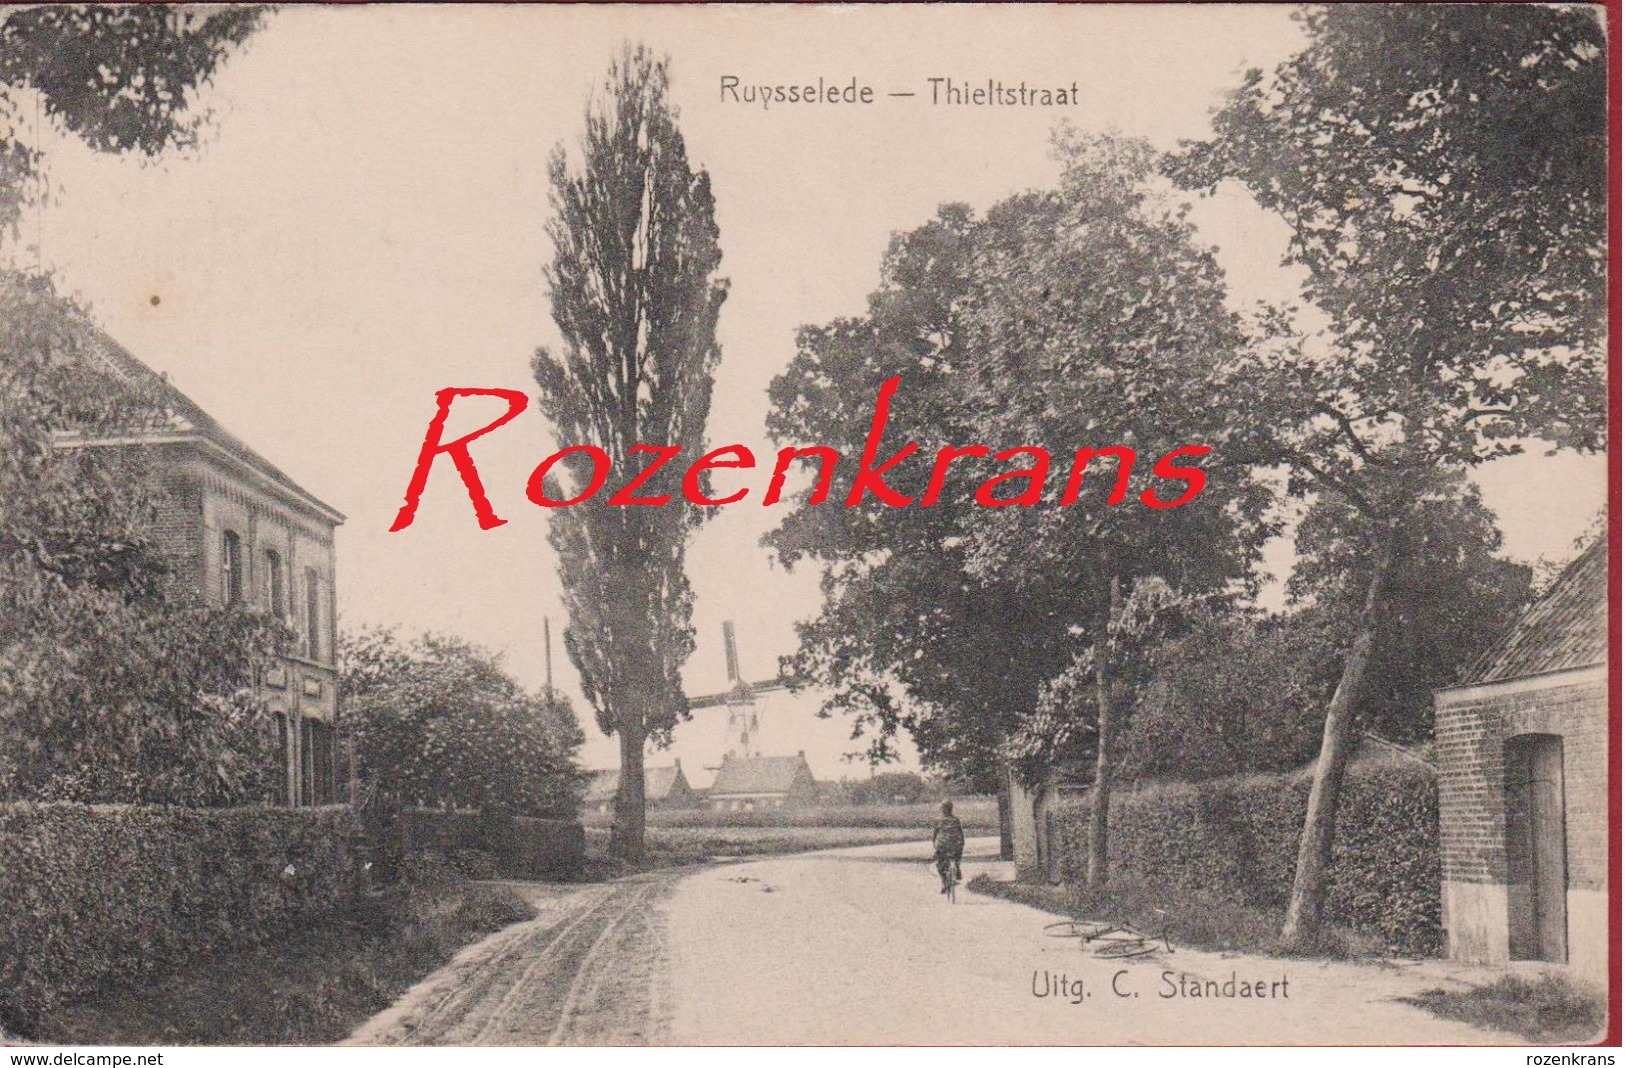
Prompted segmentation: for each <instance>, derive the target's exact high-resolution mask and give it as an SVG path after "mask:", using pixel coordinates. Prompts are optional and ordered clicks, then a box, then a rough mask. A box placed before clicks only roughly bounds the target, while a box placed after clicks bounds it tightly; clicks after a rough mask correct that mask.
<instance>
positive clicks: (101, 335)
mask: <svg viewBox="0 0 1625 1068" xmlns="http://www.w3.org/2000/svg"><path fill="white" fill-rule="evenodd" d="M86 326H87V329H88V330H89V333H90V338H89V342H90V345H89V347H90V349H91V351H92V352H93V353H94V354H95V355H96V356H97V357H98V358H99V359H100V360H101V362H102V364H103V366H105V367H106V368H107V369H108V370H109V371H111V372H112V373H113V375H114V376H115V377H116V378H118V379H120V380H121V381H125V382H129V383H131V384H133V385H138V386H141V387H143V388H147V389H151V390H153V391H155V393H156V395H157V397H158V400H159V403H161V404H162V405H163V406H164V408H165V409H167V411H168V414H169V420H168V421H169V425H168V427H166V428H163V429H161V430H156V431H143V432H142V433H141V434H140V435H139V436H140V438H141V439H142V440H144V441H150V442H152V443H162V442H164V441H186V440H192V441H202V442H206V443H208V444H209V445H212V446H214V447H215V448H216V449H218V450H219V451H220V452H221V453H224V454H225V455H226V456H227V457H228V458H229V459H231V460H235V461H236V462H237V463H238V464H241V465H243V466H246V467H248V468H250V469H251V470H252V471H253V472H254V473H255V474H257V475H258V476H259V477H260V478H261V479H262V480H264V481H265V482H266V483H269V484H270V486H271V487H273V488H275V489H276V490H279V491H280V492H281V495H282V496H284V497H288V498H292V499H293V500H294V501H295V502H297V503H299V504H301V505H303V506H304V507H305V508H306V509H307V510H310V511H314V512H316V513H317V514H318V515H320V516H322V517H323V518H324V519H326V520H328V521H329V522H331V523H334V524H339V523H342V522H344V515H343V513H341V512H339V511H338V509H336V508H334V507H332V506H331V505H329V504H325V503H323V502H322V501H321V500H319V499H318V498H316V497H315V496H313V495H312V494H311V493H310V492H309V491H308V490H306V489H305V488H304V487H303V486H301V485H299V483H297V482H295V481H294V480H293V479H292V478H290V477H289V476H288V475H287V474H286V473H285V472H284V471H283V470H282V469H281V468H279V467H277V466H276V465H275V464H273V463H271V461H269V460H267V459H266V458H265V457H263V456H261V455H260V454H259V453H257V452H255V451H254V450H253V449H251V448H249V447H248V444H247V443H246V442H244V441H243V440H242V439H241V438H239V437H238V436H237V435H235V434H233V433H232V432H231V431H229V430H227V429H226V428H225V427H223V426H221V425H220V423H219V422H218V421H217V420H216V419H215V418H214V416H212V415H210V414H209V413H208V412H206V411H204V410H203V408H202V407H201V406H200V405H199V404H198V403H197V402H196V401H194V400H193V399H192V398H190V397H188V396H187V395H186V394H184V393H182V392H181V391H180V390H179V389H178V388H176V386H175V385H174V384H173V383H172V382H170V381H169V379H168V378H167V377H166V376H164V375H161V374H159V373H158V372H156V371H154V370H153V369H152V368H151V367H148V366H147V365H146V364H145V363H143V362H142V361H141V360H139V359H137V358H136V357H135V356H134V355H132V354H131V353H130V351H129V350H128V349H126V348H124V346H122V345H120V344H119V343H118V342H117V341H114V340H113V339H112V338H111V337H109V336H107V334H106V333H105V332H104V331H102V330H100V329H99V328H97V327H95V326H94V325H91V324H88V323H87V324H86Z"/></svg>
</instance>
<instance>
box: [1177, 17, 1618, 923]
mask: <svg viewBox="0 0 1625 1068" xmlns="http://www.w3.org/2000/svg"><path fill="white" fill-rule="evenodd" d="M1299 17H1300V18H1301V19H1302V21H1303V26H1304V29H1305V31H1306V33H1307V35H1308V44H1307V46H1306V47H1305V48H1304V50H1303V51H1301V52H1300V53H1298V54H1297V55H1295V56H1293V57H1292V58H1291V59H1289V60H1287V61H1286V62H1285V63H1283V64H1281V65H1280V66H1279V67H1278V68H1277V69H1276V70H1275V72H1274V73H1273V74H1272V75H1271V76H1269V77H1267V78H1266V77H1265V75H1264V74H1263V73H1262V72H1260V71H1252V72H1250V73H1249V74H1248V75H1247V76H1246V78H1245V80H1244V81H1243V84H1242V85H1241V87H1240V88H1239V89H1238V90H1236V92H1235V93H1234V94H1233V95H1232V96H1231V98H1230V100H1229V101H1228V102H1227V103H1226V105H1225V106H1224V107H1223V108H1222V109H1221V110H1220V111H1219V112H1218V114H1217V115H1216V116H1215V118H1214V131H1215V136H1214V137H1213V138H1212V139H1211V140H1209V141H1206V142H1201V143H1197V144H1187V145H1185V146H1184V147H1183V149H1182V151H1181V152H1180V153H1178V154H1176V155H1175V156H1174V157H1172V158H1171V159H1170V160H1168V161H1167V169H1168V171H1169V173H1170V174H1171V175H1172V176H1173V177H1174V178H1175V180H1176V181H1177V182H1179V183H1180V184H1182V185H1184V186H1185V187H1187V188H1200V189H1205V190H1208V191H1212V190H1213V189H1214V188H1215V187H1217V186H1218V185H1219V184H1220V183H1222V182H1226V181H1236V182H1240V183H1241V184H1242V185H1243V186H1245V187H1246V189H1247V190H1248V191H1249V192H1250V193H1251V194H1252V195H1253V197H1254V198H1255V199H1256V200H1257V201H1258V202H1259V203H1260V204H1261V205H1263V206H1264V207H1265V208H1267V209H1269V210H1271V211H1274V212H1276V213H1277V214H1279V215H1280V216H1281V217H1282V218H1283V219H1284V220H1285V221H1286V222H1287V223H1288V224H1289V225H1290V227H1291V230H1292V238H1291V243H1290V245H1289V248H1288V254H1287V257H1286V262H1287V263H1288V264H1292V265H1296V266H1300V267H1302V268H1304V269H1305V270H1306V272H1307V274H1306V278H1305V281H1304V283H1303V293H1304V295H1305V296H1306V297H1307V298H1308V299H1309V300H1310V301H1311V302H1313V303H1314V304H1315V305H1316V306H1317V307H1318V308H1319V309H1320V311H1322V312H1323V313H1324V314H1325V315H1326V316H1327V318H1328V320H1329V324H1330V326H1329V330H1327V331H1326V332H1325V333H1324V336H1322V337H1320V338H1317V339H1313V340H1312V341H1309V340H1306V339H1291V338H1289V337H1286V336H1285V335H1287V334H1288V331H1287V330H1286V329H1284V326H1285V322H1286V321H1285V317H1282V318H1281V320H1280V321H1281V323H1282V325H1283V329H1280V330H1277V331H1275V333H1276V335H1277V337H1278V339H1279V340H1280V341H1281V342H1282V343H1281V344H1279V345H1277V346H1269V347H1262V348H1260V349H1259V350H1258V351H1257V352H1255V353H1254V354H1253V357H1252V359H1251V360H1250V361H1249V363H1252V364H1254V365H1255V366H1251V367H1247V368H1243V369H1242V372H1241V376H1240V378H1239V379H1238V381H1240V382H1242V383H1247V382H1251V383H1252V384H1253V389H1252V392H1251V396H1250V403H1249V404H1248V405H1246V408H1247V415H1248V419H1247V421H1248V422H1249V423H1250V424H1252V425H1256V426H1260V427H1263V428H1267V429H1266V430H1265V432H1264V433H1263V434H1262V435H1261V436H1260V439H1259V440H1258V442H1257V444H1258V446H1259V449H1258V452H1257V453H1256V456H1255V459H1256V460H1257V461H1258V462H1264V463H1277V464H1285V465H1287V467H1288V469H1289V471H1290V475H1289V484H1288V488H1289V491H1290V492H1292V493H1293V494H1296V495H1305V496H1306V495H1310V494H1318V495H1320V496H1322V497H1325V498H1327V499H1328V500H1330V501H1332V502H1333V505H1332V506H1333V507H1336V508H1347V509H1352V510H1353V511H1355V512H1357V513H1358V514H1359V515H1360V516H1361V519H1362V526H1363V530H1362V531H1361V533H1362V534H1363V535H1364V539H1363V542H1362V543H1361V544H1360V545H1359V548H1358V551H1359V555H1360V557H1361V558H1362V567H1363V568H1364V569H1365V570H1366V571H1367V574H1368V575H1369V580H1368V583H1367V585H1366V588H1365V589H1364V590H1363V591H1362V592H1361V594H1360V598H1359V600H1360V608H1359V611H1358V618H1357V620H1356V621H1355V623H1354V625H1353V627H1352V628H1351V639H1350V643H1349V648H1348V652H1347V654H1346V657H1345V662H1344V671H1343V675H1342V677H1341V679H1340V680H1339V683H1338V686H1337V688H1336V689H1335V690H1334V691H1333V694H1332V698H1331V700H1330V702H1329V703H1328V705H1327V711H1326V728H1325V732H1324V744H1323V745H1322V748H1321V756H1320V761H1319V764H1318V767H1317V772H1316V782H1315V787H1314V790H1313V792H1312V794H1311V798H1310V807H1309V811H1308V815H1307V817H1306V819H1305V821H1304V830H1303V837H1302V841H1301V848H1300V854H1299V863H1298V869H1297V873H1296V875H1295V877H1294V883H1295V889H1294V893H1293V901H1292V905H1291V907H1290V909H1289V910H1288V915H1287V924H1286V930H1285V933H1286V935H1287V937H1289V938H1297V937H1303V938H1309V937H1312V936H1313V933H1314V928H1315V927H1316V925H1317V924H1318V923H1319V922H1320V913H1321V907H1322V904H1323V894H1322V892H1321V887H1323V886H1324V884H1325V881H1324V879H1323V878H1322V873H1321V869H1322V868H1323V867H1324V866H1325V865H1326V864H1327V863H1328V862H1329V861H1330V858H1331V846H1332V841H1333V837H1334V834H1335V829H1336V824H1337V809H1338V795H1339V792H1340V789H1341V782H1342V777H1343V769H1344V767H1345V765H1346V763H1347V760H1348V755H1349V752H1350V750H1351V741H1352V738H1353V736H1354V732H1355V722H1356V719H1357V716H1358V713H1359V710H1360V709H1361V708H1363V707H1365V705H1366V703H1367V691H1368V690H1370V689H1372V688H1373V686H1374V682H1373V680H1380V678H1381V676H1380V671H1381V669H1382V667H1383V659H1384V657H1385V656H1386V655H1388V652H1387V646H1388V645H1389V643H1391V642H1392V641H1393V640H1394V638H1395V635H1396V633H1397V632H1398V630H1397V628H1396V627H1395V626H1394V625H1393V624H1392V623H1391V622H1390V620H1389V618H1388V617H1389V615H1390V613H1391V611H1392V608H1393V606H1394V605H1395V603H1396V602H1397V597H1396V594H1395V590H1394V588H1393V585H1394V584H1393V582H1392V581H1391V579H1393V578H1394V577H1395V576H1394V574H1393V572H1394V570H1395V569H1394V566H1393V565H1394V564H1395V562H1396V561H1401V560H1402V559H1403V552H1404V551H1405V549H1406V548H1408V547H1409V546H1411V545H1412V544H1413V543H1414V542H1415V541H1416V540H1417V538H1418V537H1419V534H1418V531H1417V528H1418V527H1425V526H1426V525H1427V524H1428V520H1427V518H1426V516H1425V513H1426V511H1427V507H1428V505H1427V502H1428V501H1429V500H1430V498H1431V497H1432V496H1433V495H1434V494H1435V493H1436V492H1437V488H1438V479H1439V476H1440V474H1441V473H1446V474H1448V473H1452V472H1460V471H1463V470H1465V469H1466V468H1468V467H1471V466H1472V465H1475V464H1479V463H1482V462H1484V461H1486V460H1489V459H1493V458H1495V457H1498V456H1505V455H1509V454H1512V453H1516V452H1518V451H1520V450H1521V449H1523V448H1524V442H1525V441H1526V440H1528V439H1531V438H1538V439H1542V440H1545V441H1547V442H1550V443H1551V444H1553V445H1557V446H1567V447H1572V448H1578V449H1589V450H1595V449H1597V448H1599V447H1601V445H1602V444H1603V442H1604V440H1605V436H1606V433H1607V420H1606V418H1605V415H1606V410H1607V390H1606V375H1605V351H1604V342H1605V321H1606V317H1605V307H1606V305H1605V300H1606V292H1605V283H1606V249H1607V227H1606V211H1607V200H1606V196H1607V178H1606V175H1607V171H1606V166H1605V164H1606V160H1607V151H1608V146H1607V121H1606V105H1607V65H1606V42H1605V39H1604V28H1603V24H1602V21H1601V20H1600V19H1599V18H1598V17H1597V13H1596V12H1595V11H1594V10H1591V9H1587V8H1583V7H1545V6H1537V5H1473V6H1464V7H1454V6H1445V5H1413V4H1372V5H1344V4H1334V5H1327V6H1318V7H1312V8H1309V9H1308V10H1306V11H1304V12H1302V13H1301V14H1300V15H1299Z"/></svg>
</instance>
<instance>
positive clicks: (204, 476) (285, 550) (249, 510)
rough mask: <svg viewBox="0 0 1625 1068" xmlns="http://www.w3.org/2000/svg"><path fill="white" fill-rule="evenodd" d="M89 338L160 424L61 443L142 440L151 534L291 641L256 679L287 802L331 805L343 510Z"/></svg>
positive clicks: (190, 579)
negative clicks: (148, 463) (156, 499)
mask: <svg viewBox="0 0 1625 1068" xmlns="http://www.w3.org/2000/svg"><path fill="white" fill-rule="evenodd" d="M93 334H94V336H93V337H92V338H91V339H90V345H89V348H90V350H91V352H92V353H93V355H94V356H95V357H96V358H99V359H100V360H101V361H102V363H103V364H104V365H105V367H106V368H107V369H108V370H109V371H111V372H112V374H113V375H114V376H115V377H117V378H118V379H121V380H123V381H126V382H129V383H131V384H132V385H135V386H139V387H141V388H142V389H144V390H152V391H156V394H157V397H158V399H159V401H160V403H161V404H162V405H163V407H164V408H165V409H166V411H167V412H168V419H167V421H166V422H165V424H164V425H162V426H159V427H156V428H153V429H147V430H140V431H133V432H131V433H128V434H126V435H123V436H118V437H107V436H101V437H95V438H77V439H76V438H73V437H71V436H64V437H63V439H62V440H61V441H60V444H61V445H63V446H65V447H81V448H87V447H126V446H140V447H144V448H149V449H151V450H152V453H151V455H152V456H153V457H154V458H155V465H154V466H155V469H156V471H157V473H158V478H159V479H160V481H161V484H162V489H163V491H164V492H163V494H162V495H161V498H160V499H161V504H160V505H159V506H158V511H157V514H156V516H155V518H156V521H157V523H156V527H157V536H158V539H159V541H160V543H161V544H162V545H163V547H164V548H165V550H166V551H167V552H168V553H169V554H170V556H171V558H172V559H173V560H174V561H175V562H176V564H177V572H178V574H179V576H180V577H181V578H182V580H183V581H185V582H186V583H187V585H188V586H190V587H191V588H192V589H194V590H195V592H196V593H197V595H198V596H200V597H202V598H203V599H204V600H206V601H207V602H208V603H210V604H215V605H227V604H246V605H249V606H252V607H256V608H259V609H260V610H262V611H265V612H268V613H270V614H271V615H274V616H276V617H277V618H279V619H281V620H282V621H283V622H284V623H286V624H287V625H288V626H289V627H290V628H291V629H292V630H293V632H294V633H295V634H296V635H297V644H296V646H295V648H294V649H293V651H292V652H291V653H290V655H288V656H286V657H284V658H283V659H282V661H281V662H280V663H279V664H277V665H276V666H275V667H273V668H271V669H270V670H268V671H267V672H266V673H265V676H264V677H263V678H262V679H261V680H260V686H259V690H260V694H261V697H262V698H263V699H264V701H265V703H266V705H267V707H268V708H269V709H270V710H271V712H272V713H273V714H274V716H275V717H276V724H277V732H278V737H279V740H280V742H281V748H282V754H283V760H284V763H285V766H286V769H287V793H286V801H287V803H288V804H289V805H321V804H331V803H333V802H336V801H339V800H341V799H343V798H344V797H345V796H346V795H347V793H348V791H347V789H346V788H345V785H346V784H344V783H341V782H340V781H339V771H338V769H339V764H340V761H339V756H340V754H339V743H338V738H337V724H338V711H339V710H338V672H337V666H336V655H337V644H338V630H337V615H338V613H337V602H336V599H335V593H334V577H335V569H334V555H333V533H334V530H335V529H336V528H337V527H338V525H339V524H340V523H342V522H344V516H342V515H341V514H339V512H338V511H336V510H335V509H333V508H332V507H330V506H328V505H326V504H324V503H322V502H321V501H320V500H318V499H316V498H315V497H314V496H312V495H311V494H310V493H309V492H308V491H306V490H305V489H304V488H303V487H301V486H300V485H299V484H298V483H297V482H295V481H294V480H293V479H291V478H289V477H288V476H287V475H286V474H284V473H283V472H282V471H281V470H279V469H278V468H277V467H275V466H274V465H273V464H271V463H270V462H269V461H268V460H266V459H265V458H264V457H262V456H260V455H259V454H258V453H256V452H255V451H254V450H253V449H251V448H249V447H248V445H246V444H245V443H244V442H243V441H242V440H241V439H239V438H237V437H236V436H235V435H233V434H232V433H231V432H230V431H228V430H226V429H225V428H224V427H222V426H221V425H220V424H219V423H218V422H216V421H215V420H214V418H213V417H212V416H210V415H209V414H208V413H207V412H205V411H204V410H203V409H202V408H200V407H199V406H198V405H197V404H196V403H195V402H194V401H192V400H191V398H189V397H187V396H186V395H185V394H184V393H182V392H181V391H180V390H178V389H176V388H175V387H174V386H173V385H171V384H170V383H169V381H168V380H167V379H165V378H163V377H162V376H160V375H158V374H157V373H156V372H154V371H153V370H152V369H151V368H149V367H148V366H147V365H146V364H144V363H142V362H141V361H140V360H138V359H136V358H135V357H134V356H133V355H131V354H130V353H129V352H127V351H126V350H125V349H124V348H123V347H122V346H120V345H119V344H118V343H117V342H115V341H113V340H112V339H111V338H108V337H107V336H106V335H105V334H102V333H101V332H100V331H94V330H93Z"/></svg>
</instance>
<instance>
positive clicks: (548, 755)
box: [339, 630, 583, 815]
mask: <svg viewBox="0 0 1625 1068" xmlns="http://www.w3.org/2000/svg"><path fill="white" fill-rule="evenodd" d="M339 644H340V648H339V671H340V682H339V694H340V699H341V700H342V701H343V702H344V708H345V715H346V718H347V720H348V722H349V724H350V731H351V737H352V738H353V739H354V744H355V759H356V773H357V775H358V776H359V777H360V779H361V781H362V783H363V784H364V789H363V793H364V795H366V796H367V797H368V798H369V800H370V801H375V802H377V803H378V804H381V805H383V806H385V807H410V806H418V805H422V806H428V807H435V808H440V807H446V808H452V807H465V808H481V809H485V808H491V809H501V810H508V811H512V812H517V813H526V814H536V815H563V814H566V813H572V812H574V810H575V808H576V806H577V804H578V803H579V797H580V789H581V775H580V773H579V772H578V770H577V769H576V767H575V764H574V756H575V752H576V750H577V749H578V748H579V747H580V745H581V743H582V741H583V737H582V733H581V727H580V725H579V724H578V723H577V722H576V719H575V713H574V711H573V710H571V708H570V706H569V703H568V702H567V701H566V700H565V699H564V698H563V697H562V696H561V695H559V694H558V693H557V692H556V691H555V692H553V693H551V694H543V695H532V694H528V693H526V692H525V690H524V689H523V687H521V686H520V685H519V683H518V682H516V681H514V679H513V678H512V677H511V676H509V675H508V674H507V672H506V671H505V670H504V669H503V667H502V662H501V658H500V656H498V655H495V654H492V653H489V652H487V651H486V650H484V649H481V648H479V647H478V646H474V645H470V644H468V643H467V642H464V641H462V640H460V639H457V638H451V637H445V636H439V635H433V634H425V635H424V636H423V637H421V638H419V639H417V640H416V641H413V642H411V643H402V642H401V641H400V640H398V639H397V638H396V637H395V636H394V635H393V634H392V633H390V632H388V631H378V630H371V631H362V632H360V633H356V634H345V635H344V636H343V637H342V638H341V640H340V643H339Z"/></svg>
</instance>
